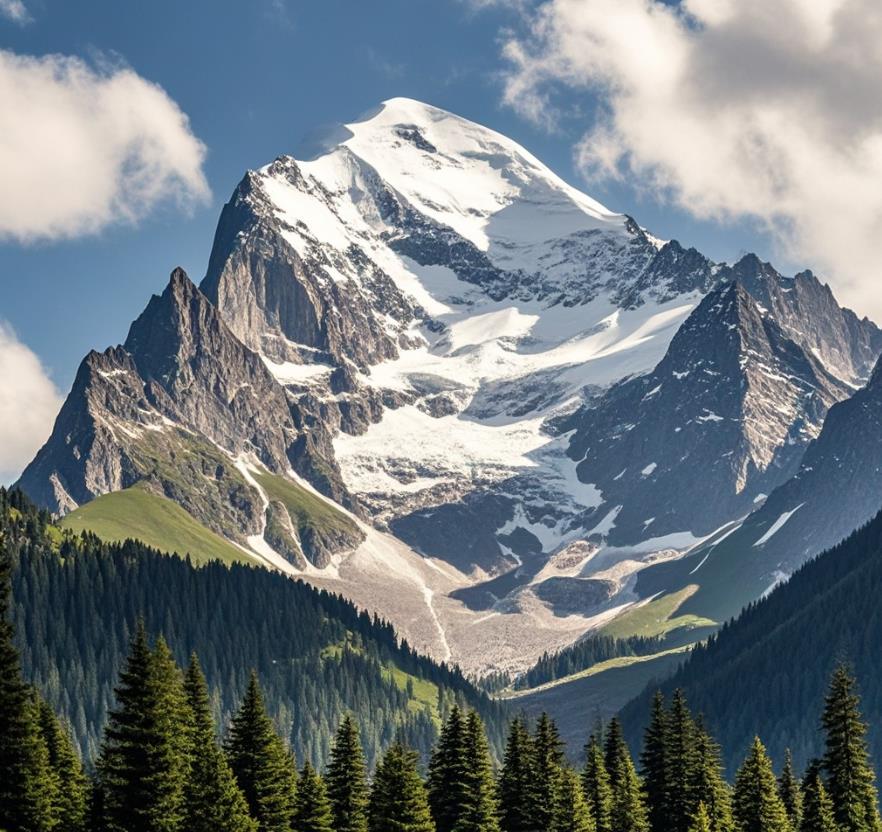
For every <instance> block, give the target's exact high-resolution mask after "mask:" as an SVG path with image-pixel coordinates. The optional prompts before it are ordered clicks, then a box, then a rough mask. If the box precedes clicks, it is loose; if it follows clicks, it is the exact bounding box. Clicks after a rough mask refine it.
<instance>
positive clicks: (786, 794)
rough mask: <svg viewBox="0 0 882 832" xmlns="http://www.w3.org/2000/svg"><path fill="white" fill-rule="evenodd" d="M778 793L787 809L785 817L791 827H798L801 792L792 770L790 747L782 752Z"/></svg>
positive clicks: (800, 815) (800, 816) (800, 813)
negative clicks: (782, 762)
mask: <svg viewBox="0 0 882 832" xmlns="http://www.w3.org/2000/svg"><path fill="white" fill-rule="evenodd" d="M778 794H780V795H781V802H782V803H783V804H784V808H785V809H786V810H787V818H788V820H789V821H790V826H791V828H792V829H799V826H800V820H801V818H802V792H801V790H800V787H799V780H797V779H796V775H795V774H794V772H793V755H792V754H791V753H790V749H789V748H788V749H787V751H786V752H785V753H784V765H783V767H782V768H781V774H780V775H779V777H778Z"/></svg>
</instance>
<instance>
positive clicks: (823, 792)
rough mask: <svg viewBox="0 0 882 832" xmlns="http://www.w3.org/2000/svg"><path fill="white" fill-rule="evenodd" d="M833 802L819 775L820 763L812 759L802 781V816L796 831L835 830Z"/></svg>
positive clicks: (823, 831) (825, 831)
mask: <svg viewBox="0 0 882 832" xmlns="http://www.w3.org/2000/svg"><path fill="white" fill-rule="evenodd" d="M837 830H838V827H837V826H836V818H835V817H834V815H833V803H832V801H831V800H830V795H829V794H827V789H826V788H824V781H823V779H822V777H821V763H820V761H819V760H815V761H813V762H812V763H811V764H810V765H809V767H808V770H807V771H806V773H805V777H804V778H803V781H802V817H801V819H800V824H799V830H798V832H837Z"/></svg>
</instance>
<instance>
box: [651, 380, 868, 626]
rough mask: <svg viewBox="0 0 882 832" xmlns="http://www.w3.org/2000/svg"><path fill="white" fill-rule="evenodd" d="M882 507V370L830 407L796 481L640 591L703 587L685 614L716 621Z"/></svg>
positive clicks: (659, 570)
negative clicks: (702, 615) (709, 614)
mask: <svg viewBox="0 0 882 832" xmlns="http://www.w3.org/2000/svg"><path fill="white" fill-rule="evenodd" d="M880 505H882V369H880V367H879V366H877V367H876V369H875V371H874V372H873V374H872V376H871V377H870V380H869V382H868V383H867V384H866V386H865V387H863V388H862V389H861V390H859V391H858V392H857V393H855V394H854V395H853V396H852V397H851V398H849V399H847V400H846V401H843V402H841V403H839V404H837V405H835V406H834V407H832V408H831V409H830V413H829V414H828V416H827V419H826V421H825V422H824V426H823V429H822V430H821V432H820V434H819V435H818V437H817V439H815V440H814V441H813V442H812V443H811V444H810V445H809V447H808V448H807V449H806V451H805V454H804V455H803V457H802V460H801V464H800V466H799V469H798V471H797V472H796V473H795V475H794V476H793V477H792V478H790V479H789V480H787V481H786V482H784V483H782V484H781V485H780V486H779V487H778V488H776V489H775V490H774V491H772V493H771V494H770V495H769V497H768V499H767V500H766V501H765V502H764V504H763V505H762V506H761V507H760V508H758V509H757V510H756V511H754V512H752V513H751V514H750V515H749V516H747V517H746V518H745V519H744V521H743V522H742V523H740V524H738V525H737V526H735V527H733V528H731V529H730V530H729V531H728V533H727V534H726V536H725V538H719V539H712V540H710V541H709V542H708V543H707V544H705V545H703V546H699V547H696V548H695V549H694V550H693V551H692V552H691V553H690V554H689V556H688V557H686V558H684V559H683V560H682V561H681V562H679V563H677V564H670V565H665V566H660V567H656V568H653V569H649V570H647V571H646V572H644V573H643V574H642V575H641V576H640V578H639V580H638V591H640V592H641V593H654V592H658V591H660V590H663V589H664V588H665V587H670V586H676V585H678V584H681V583H682V582H683V581H684V580H686V577H685V576H686V575H687V574H689V575H692V576H693V577H691V578H689V580H693V581H696V582H698V583H700V584H702V589H701V590H700V591H699V592H698V593H696V594H695V595H694V596H693V598H691V599H690V601H689V603H688V604H687V605H686V607H685V609H689V610H693V611H698V612H700V611H702V610H704V611H705V612H707V611H709V610H713V611H714V614H715V615H718V616H719V617H720V619H721V620H722V619H724V618H727V617H729V616H732V615H735V614H736V613H737V612H738V611H739V610H740V608H741V606H743V605H744V604H746V603H748V602H749V601H751V600H753V599H755V598H757V597H759V596H760V595H761V594H763V593H764V592H767V591H768V590H769V589H770V588H771V587H773V586H775V585H776V584H777V583H780V582H781V581H782V580H784V579H786V578H787V577H788V576H789V575H790V574H792V573H793V572H794V570H796V569H797V568H798V567H799V566H800V565H801V564H803V563H804V562H805V561H806V560H808V559H810V558H811V557H814V556H815V555H817V554H819V553H820V552H821V551H823V550H825V549H828V548H830V547H832V546H834V545H835V544H837V543H838V542H839V541H841V540H843V539H844V538H846V537H847V536H848V535H849V534H850V532H851V531H852V530H853V529H856V528H858V527H859V526H862V525H863V524H864V523H866V522H867V521H868V520H870V519H871V518H872V517H874V516H875V514H876V513H877V512H878V510H879V507H880Z"/></svg>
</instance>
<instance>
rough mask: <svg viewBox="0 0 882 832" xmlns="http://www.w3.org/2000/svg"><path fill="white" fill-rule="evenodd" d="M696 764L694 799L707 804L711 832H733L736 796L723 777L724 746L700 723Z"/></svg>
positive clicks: (697, 732) (696, 730)
mask: <svg viewBox="0 0 882 832" xmlns="http://www.w3.org/2000/svg"><path fill="white" fill-rule="evenodd" d="M695 766H696V768H695V773H694V776H693V780H692V784H691V787H690V788H691V791H692V797H693V800H694V801H697V803H701V804H703V805H704V811H705V814H706V815H707V819H708V823H709V824H710V828H711V832H732V830H733V829H734V828H735V820H734V818H733V817H732V796H731V793H730V790H729V785H728V784H727V783H726V781H725V780H724V779H723V764H722V760H721V757H720V747H719V746H718V745H717V743H716V741H715V740H714V739H713V737H711V735H710V734H709V733H708V732H707V731H706V730H705V728H704V727H703V726H702V725H700V724H697V725H696V726H695ZM696 813H697V807H696ZM694 817H695V815H693V822H694Z"/></svg>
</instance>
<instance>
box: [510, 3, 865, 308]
mask: <svg viewBox="0 0 882 832" xmlns="http://www.w3.org/2000/svg"><path fill="white" fill-rule="evenodd" d="M505 54H506V56H507V57H508V59H509V61H510V62H511V64H510V66H511V71H510V73H509V75H508V78H507V84H506V88H505V99H506V101H507V102H508V103H509V104H511V105H512V106H514V107H516V108H517V109H519V110H520V111H521V112H522V113H524V114H525V115H527V116H528V117H530V118H531V119H533V120H535V121H537V122H539V123H543V124H545V125H547V126H554V125H555V124H556V123H557V122H558V121H560V120H561V119H562V118H563V117H564V116H563V114H562V110H561V109H560V108H558V107H557V106H556V104H558V103H559V102H560V101H561V98H560V93H561V91H562V90H566V91H567V92H568V93H570V94H572V91H573V90H576V91H580V90H581V91H584V92H585V93H587V94H590V95H591V97H592V98H595V99H597V100H598V101H599V107H598V109H597V111H596V114H595V116H594V117H593V118H592V120H591V123H590V124H589V125H588V129H587V132H585V134H584V136H583V137H582V139H581V141H580V142H579V144H578V146H577V148H576V155H577V160H578V162H579V165H580V166H581V168H582V170H583V172H584V173H585V174H586V176H588V177H598V176H605V177H612V178H625V177H627V178H628V179H629V180H631V181H633V182H634V183H635V184H637V183H642V186H644V187H646V188H649V189H652V190H653V191H654V192H655V193H656V194H657V195H662V196H664V197H665V198H667V199H670V200H672V201H674V202H675V203H676V204H678V205H680V206H682V207H683V208H685V209H687V210H688V211H690V212H691V213H692V214H694V215H695V216H697V217H699V218H702V219H716V220H722V221H728V220H731V219H734V218H745V217H746V218H754V219H757V220H759V221H760V222H761V223H763V224H765V226H766V227H767V228H768V229H769V230H770V231H771V232H772V233H773V234H774V235H775V237H776V239H777V240H778V241H779V242H780V244H781V245H782V248H783V250H784V251H785V252H786V254H787V255H788V256H789V257H790V258H792V259H794V260H797V261H800V262H804V263H806V265H811V266H813V267H814V268H816V269H817V270H819V271H821V272H823V273H825V274H826V275H829V277H830V278H831V280H832V282H833V283H834V286H835V288H836V289H837V293H838V294H839V295H840V296H841V297H842V298H844V299H845V300H846V301H847V302H849V303H850V304H851V305H853V306H854V307H855V308H856V309H857V310H858V311H861V312H866V313H868V314H872V315H873V316H874V317H875V318H876V319H877V320H879V321H882V292H880V291H879V288H880V283H879V280H880V277H879V275H880V265H879V255H878V241H879V240H882V96H880V95H879V90H880V89H882V7H880V6H879V4H878V0H682V2H681V3H680V4H679V5H670V4H666V3H662V2H660V1H659V0H547V2H545V3H543V4H542V5H541V6H540V7H539V8H538V9H537V11H536V12H535V13H534V14H533V15H532V16H530V17H529V19H528V21H527V25H526V32H525V33H522V34H521V35H519V36H516V37H511V38H510V39H509V40H508V42H507V43H506V45H505Z"/></svg>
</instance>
